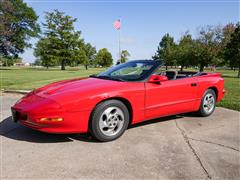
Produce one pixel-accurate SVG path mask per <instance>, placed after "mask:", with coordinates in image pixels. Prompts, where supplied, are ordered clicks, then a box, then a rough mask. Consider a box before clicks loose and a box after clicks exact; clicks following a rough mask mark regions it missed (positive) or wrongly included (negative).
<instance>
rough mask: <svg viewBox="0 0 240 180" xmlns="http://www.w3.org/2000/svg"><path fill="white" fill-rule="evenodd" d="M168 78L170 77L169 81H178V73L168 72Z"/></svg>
mask: <svg viewBox="0 0 240 180" xmlns="http://www.w3.org/2000/svg"><path fill="white" fill-rule="evenodd" d="M166 76H167V77H168V80H173V79H176V77H177V71H166Z"/></svg>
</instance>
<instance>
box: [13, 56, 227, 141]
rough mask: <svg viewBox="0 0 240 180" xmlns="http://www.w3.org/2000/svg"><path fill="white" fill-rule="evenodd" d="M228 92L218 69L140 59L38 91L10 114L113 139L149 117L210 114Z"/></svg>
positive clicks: (57, 129) (47, 128) (31, 123)
mask: <svg viewBox="0 0 240 180" xmlns="http://www.w3.org/2000/svg"><path fill="white" fill-rule="evenodd" d="M224 92H225V91H224V79H223V78H222V77H221V76H220V74H218V73H204V72H181V71H166V70H163V68H162V67H161V63H160V62H159V61H153V60H137V61H129V62H127V63H124V64H120V65H117V66H115V67H112V68H110V69H109V70H107V71H105V72H103V73H100V74H99V75H92V76H90V77H89V78H79V79H73V80H65V81H60V82H55V83H52V84H49V85H46V86H44V87H42V88H39V89H36V90H34V91H32V92H30V93H29V94H27V95H26V96H25V97H23V98H22V99H20V100H19V101H18V102H17V103H16V104H15V105H14V106H13V107H12V115H13V120H14V121H15V122H20V123H21V124H23V125H25V126H27V127H29V128H32V129H35V130H39V131H43V132H49V133H86V132H90V133H91V134H92V136H94V137H95V138H96V139H98V140H99V141H110V140H114V139H116V138H118V137H120V136H121V135H122V134H123V133H124V131H125V130H126V128H127V127H128V126H129V125H131V124H135V123H138V122H142V121H145V120H149V119H154V118H157V117H163V116H169V115H174V114H180V113H186V112H198V113H199V114H200V115H201V116H209V115H210V114H212V113H213V111H214V109H215V105H216V103H217V102H219V101H220V100H221V99H222V98H223V96H224Z"/></svg>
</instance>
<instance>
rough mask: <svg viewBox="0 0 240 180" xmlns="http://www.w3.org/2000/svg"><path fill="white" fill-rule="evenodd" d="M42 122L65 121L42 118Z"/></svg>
mask: <svg viewBox="0 0 240 180" xmlns="http://www.w3.org/2000/svg"><path fill="white" fill-rule="evenodd" d="M40 121H42V122H48V121H50V122H60V121H63V118H41V119H40Z"/></svg>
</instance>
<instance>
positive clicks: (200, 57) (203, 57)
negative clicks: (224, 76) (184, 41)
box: [194, 26, 222, 71]
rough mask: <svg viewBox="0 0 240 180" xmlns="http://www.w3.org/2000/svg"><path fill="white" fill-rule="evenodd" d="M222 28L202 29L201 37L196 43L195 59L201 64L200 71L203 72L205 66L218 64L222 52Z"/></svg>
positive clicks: (207, 27) (209, 27)
mask: <svg viewBox="0 0 240 180" xmlns="http://www.w3.org/2000/svg"><path fill="white" fill-rule="evenodd" d="M221 40H222V28H221V27H220V26H216V27H214V26H206V27H202V28H201V30H200V32H199V37H198V39H197V40H196V41H195V48H194V50H195V53H194V54H195V56H196V57H195V58H196V60H197V62H198V64H199V70H200V71H203V69H204V66H208V65H211V64H214V62H215V63H216V61H218V60H219V52H220V50H221Z"/></svg>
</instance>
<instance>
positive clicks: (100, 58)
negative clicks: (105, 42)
mask: <svg viewBox="0 0 240 180" xmlns="http://www.w3.org/2000/svg"><path fill="white" fill-rule="evenodd" d="M112 63H113V58H112V54H111V53H110V52H109V51H108V50H107V48H103V49H100V50H99V51H98V53H97V55H96V58H95V64H97V65H100V66H102V67H109V66H111V65H112Z"/></svg>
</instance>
